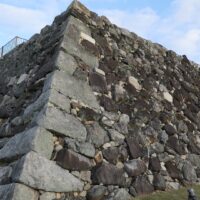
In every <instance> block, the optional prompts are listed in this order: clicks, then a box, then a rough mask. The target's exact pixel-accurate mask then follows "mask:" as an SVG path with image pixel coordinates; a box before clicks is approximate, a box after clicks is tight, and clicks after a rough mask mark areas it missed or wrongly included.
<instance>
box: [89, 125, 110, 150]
mask: <svg viewBox="0 0 200 200" xmlns="http://www.w3.org/2000/svg"><path fill="white" fill-rule="evenodd" d="M86 129H87V133H88V134H87V141H88V142H90V143H92V144H94V145H95V147H97V148H99V147H101V146H102V145H103V144H105V143H106V142H107V141H108V140H109V138H108V135H107V133H106V132H105V130H104V129H103V128H102V127H101V126H100V125H99V124H98V123H97V122H94V123H92V124H91V125H87V126H86Z"/></svg>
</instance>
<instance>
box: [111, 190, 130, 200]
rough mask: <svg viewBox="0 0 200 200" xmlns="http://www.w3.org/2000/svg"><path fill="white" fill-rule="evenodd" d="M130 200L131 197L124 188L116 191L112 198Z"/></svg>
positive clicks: (114, 199)
mask: <svg viewBox="0 0 200 200" xmlns="http://www.w3.org/2000/svg"><path fill="white" fill-rule="evenodd" d="M122 199H123V200H131V199H132V197H131V195H130V194H129V193H128V192H127V190H125V189H124V188H121V189H118V190H117V192H115V194H114V196H113V200H122Z"/></svg>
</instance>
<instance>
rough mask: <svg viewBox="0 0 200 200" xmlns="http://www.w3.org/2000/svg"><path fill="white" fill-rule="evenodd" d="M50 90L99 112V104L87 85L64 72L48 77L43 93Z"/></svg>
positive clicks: (57, 72) (54, 73) (56, 72)
mask: <svg viewBox="0 0 200 200" xmlns="http://www.w3.org/2000/svg"><path fill="white" fill-rule="evenodd" d="M51 88H53V89H55V90H56V91H57V92H59V93H61V94H63V95H65V96H66V97H68V98H70V99H74V100H78V101H80V102H82V103H84V104H85V105H88V107H91V108H95V109H98V110H99V104H98V103H97V100H96V97H95V95H94V94H93V92H92V90H91V88H90V87H89V85H88V84H87V83H86V82H84V81H82V80H79V79H76V78H75V77H73V76H70V75H68V74H67V73H65V72H61V71H55V72H53V73H51V74H50V75H49V77H48V78H47V80H46V81H45V85H44V88H43V91H46V90H48V89H51Z"/></svg>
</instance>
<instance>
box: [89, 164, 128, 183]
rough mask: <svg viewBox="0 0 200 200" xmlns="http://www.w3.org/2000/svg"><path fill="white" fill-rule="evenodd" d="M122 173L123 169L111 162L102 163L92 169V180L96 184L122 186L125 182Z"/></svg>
mask: <svg viewBox="0 0 200 200" xmlns="http://www.w3.org/2000/svg"><path fill="white" fill-rule="evenodd" d="M123 173H124V171H123V169H119V168H117V167H116V166H114V165H112V164H106V163H103V164H101V165H100V166H98V167H97V168H96V169H95V170H94V173H93V176H92V180H93V182H94V183H97V184H101V183H103V184H104V185H120V186H122V185H124V184H125V177H124V176H123Z"/></svg>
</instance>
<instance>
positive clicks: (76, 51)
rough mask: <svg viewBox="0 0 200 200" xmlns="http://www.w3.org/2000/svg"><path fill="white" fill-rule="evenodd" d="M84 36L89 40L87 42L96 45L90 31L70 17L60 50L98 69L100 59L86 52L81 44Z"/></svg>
mask: <svg viewBox="0 0 200 200" xmlns="http://www.w3.org/2000/svg"><path fill="white" fill-rule="evenodd" d="M83 35H84V38H87V40H89V42H91V43H92V45H95V40H94V39H93V38H91V31H90V29H89V28H88V27H87V26H86V25H85V24H84V23H83V22H81V21H80V20H78V19H76V18H75V17H73V16H69V17H68V19H67V26H66V29H65V32H64V37H63V40H62V42H61V45H60V48H61V49H64V50H65V51H66V52H67V53H69V54H71V55H74V56H77V57H79V58H80V59H81V60H82V61H83V62H85V63H86V64H87V65H88V66H90V67H91V68H98V66H99V58H98V57H97V56H96V55H94V54H92V53H91V52H89V51H88V50H86V49H85V48H84V47H83V46H82V45H81V44H80V41H81V40H82V39H83V38H82V36H83Z"/></svg>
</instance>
